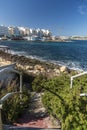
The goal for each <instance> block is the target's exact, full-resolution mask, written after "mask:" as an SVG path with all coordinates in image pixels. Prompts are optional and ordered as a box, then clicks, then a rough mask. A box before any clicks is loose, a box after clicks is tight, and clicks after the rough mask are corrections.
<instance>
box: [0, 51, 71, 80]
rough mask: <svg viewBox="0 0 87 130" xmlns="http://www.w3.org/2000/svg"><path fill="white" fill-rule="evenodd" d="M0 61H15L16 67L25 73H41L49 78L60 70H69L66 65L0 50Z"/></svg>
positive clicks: (56, 74) (58, 73) (57, 74)
mask: <svg viewBox="0 0 87 130" xmlns="http://www.w3.org/2000/svg"><path fill="white" fill-rule="evenodd" d="M0 62H3V63H16V69H18V70H20V71H22V72H24V73H26V74H32V75H39V74H42V75H44V76H46V77H49V78H52V77H55V76H59V75H60V73H61V72H69V69H68V68H67V67H66V66H59V65H55V64H52V63H48V62H42V61H39V60H36V59H30V58H27V57H25V56H18V55H12V54H9V53H6V52H3V51H0Z"/></svg>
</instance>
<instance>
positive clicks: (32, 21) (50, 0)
mask: <svg viewBox="0 0 87 130" xmlns="http://www.w3.org/2000/svg"><path fill="white" fill-rule="evenodd" d="M0 25H5V26H24V27H30V28H35V29H36V28H41V29H49V30H50V31H51V32H52V34H53V35H57V36H59V35H63V36H64V35H65V36H72V35H79V36H87V0H0Z"/></svg>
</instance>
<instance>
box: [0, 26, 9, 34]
mask: <svg viewBox="0 0 87 130" xmlns="http://www.w3.org/2000/svg"><path fill="white" fill-rule="evenodd" d="M4 35H6V36H9V30H8V27H6V26H3V25H0V36H4Z"/></svg>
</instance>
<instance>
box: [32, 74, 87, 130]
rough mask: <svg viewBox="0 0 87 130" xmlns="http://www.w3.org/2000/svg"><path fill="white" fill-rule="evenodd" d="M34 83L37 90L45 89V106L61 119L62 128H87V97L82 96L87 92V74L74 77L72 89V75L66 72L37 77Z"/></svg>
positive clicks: (79, 129)
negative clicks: (45, 78)
mask: <svg viewBox="0 0 87 130" xmlns="http://www.w3.org/2000/svg"><path fill="white" fill-rule="evenodd" d="M32 85H33V87H34V90H35V88H36V91H43V90H44V95H43V97H42V101H43V103H44V106H45V107H46V109H47V110H48V112H49V114H51V115H53V116H54V117H55V118H56V119H59V120H60V121H61V126H62V130H86V129H87V97H80V93H87V75H85V76H82V77H79V78H76V79H74V82H73V88H72V89H70V76H69V75H64V74H63V75H61V76H59V77H56V78H53V79H49V80H44V79H43V78H41V77H40V78H39V77H36V79H35V80H34V81H33V84H32Z"/></svg>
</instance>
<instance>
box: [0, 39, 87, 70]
mask: <svg viewBox="0 0 87 130" xmlns="http://www.w3.org/2000/svg"><path fill="white" fill-rule="evenodd" d="M0 45H5V46H9V47H10V48H11V50H12V53H15V54H18V55H25V56H27V57H31V58H35V59H40V60H45V61H48V62H53V63H56V64H60V65H66V66H68V67H69V68H72V69H82V70H87V41H72V42H57V43H56V42H28V41H2V42H0Z"/></svg>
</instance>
